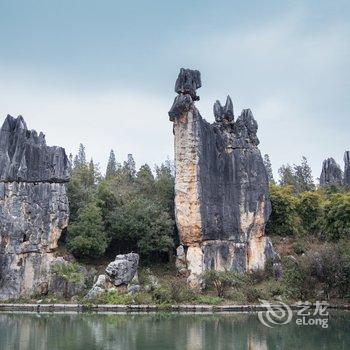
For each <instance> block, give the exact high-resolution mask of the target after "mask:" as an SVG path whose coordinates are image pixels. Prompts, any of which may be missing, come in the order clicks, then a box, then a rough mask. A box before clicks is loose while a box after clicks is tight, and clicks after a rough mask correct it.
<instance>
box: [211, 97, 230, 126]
mask: <svg viewBox="0 0 350 350" xmlns="http://www.w3.org/2000/svg"><path fill="white" fill-rule="evenodd" d="M213 110H214V117H215V121H216V122H217V123H220V122H222V121H223V120H224V119H226V120H227V121H228V122H232V121H233V119H234V114H233V103H232V100H231V97H230V96H227V99H226V103H225V106H224V107H223V106H221V103H220V101H219V100H217V101H216V102H215V103H214V108H213Z"/></svg>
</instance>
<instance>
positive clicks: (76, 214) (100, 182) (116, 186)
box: [66, 145, 174, 262]
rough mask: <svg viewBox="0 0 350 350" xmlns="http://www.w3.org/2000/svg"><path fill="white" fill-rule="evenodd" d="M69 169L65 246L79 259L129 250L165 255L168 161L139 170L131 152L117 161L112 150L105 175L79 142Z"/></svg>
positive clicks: (170, 235)
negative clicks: (126, 157) (123, 160)
mask: <svg viewBox="0 0 350 350" xmlns="http://www.w3.org/2000/svg"><path fill="white" fill-rule="evenodd" d="M72 163H73V167H72V171H71V181H70V183H69V185H68V198H69V202H70V209H71V216H70V217H71V219H70V225H69V228H68V232H67V235H66V240H67V247H68V249H69V250H70V251H71V252H72V253H73V254H74V255H75V256H76V257H77V258H78V259H98V258H101V257H103V256H108V255H110V254H112V255H113V256H115V254H116V253H118V252H130V251H134V252H137V253H139V254H140V255H141V257H142V260H143V261H148V262H157V261H163V260H167V259H169V258H170V256H171V254H172V251H173V247H174V218H173V207H174V206H173V198H174V175H173V169H172V165H171V163H170V162H169V161H168V162H166V163H165V164H162V165H161V166H159V167H158V166H157V167H156V168H155V173H154V174H153V172H152V170H151V168H150V167H149V166H148V165H147V164H145V165H142V166H141V167H140V169H139V170H138V171H136V168H135V162H134V160H133V157H132V155H128V159H127V160H126V161H125V162H124V164H123V165H122V164H120V163H117V161H116V159H115V155H114V152H113V151H111V154H110V158H109V162H108V166H107V171H106V175H105V176H102V175H101V174H100V172H99V171H98V167H97V166H96V165H95V164H94V162H93V161H92V160H91V161H90V162H87V161H86V157H85V150H84V146H83V145H80V149H79V153H78V155H77V156H76V157H75V159H74V161H73V162H72Z"/></svg>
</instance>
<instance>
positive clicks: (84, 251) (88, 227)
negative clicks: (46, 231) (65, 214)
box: [68, 200, 108, 258]
mask: <svg viewBox="0 0 350 350" xmlns="http://www.w3.org/2000/svg"><path fill="white" fill-rule="evenodd" d="M107 244H108V243H107V234H106V232H105V231H104V229H103V221H102V214H101V209H100V208H99V207H98V206H97V203H96V201H95V200H91V201H90V202H89V203H88V204H87V205H86V206H85V207H84V208H83V209H82V210H80V211H79V215H78V218H77V220H76V222H74V223H73V224H72V225H70V227H69V228H68V248H69V250H70V251H71V252H72V253H73V254H74V255H75V256H76V257H79V258H98V257H100V256H102V255H103V253H104V252H105V250H106V248H107Z"/></svg>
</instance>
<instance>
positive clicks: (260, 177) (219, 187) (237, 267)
mask: <svg viewBox="0 0 350 350" xmlns="http://www.w3.org/2000/svg"><path fill="white" fill-rule="evenodd" d="M200 87H201V77H200V73H199V71H196V70H189V69H181V71H180V74H179V76H178V78H177V81H176V84H175V92H177V93H178V96H177V97H176V98H175V101H174V103H173V106H172V107H171V110H170V111H169V116H170V120H171V121H172V122H173V124H174V125H173V129H174V136H175V166H176V179H175V215H176V223H177V228H178V231H179V236H180V244H181V245H180V246H179V248H178V249H177V255H178V257H177V258H178V259H177V265H178V267H183V268H185V269H187V270H188V273H189V278H188V280H189V282H190V283H191V284H193V285H197V284H198V283H199V282H200V275H201V274H202V273H203V271H205V270H207V269H216V270H233V271H239V272H245V271H249V270H255V269H262V268H264V265H265V262H266V260H267V258H268V257H273V256H274V255H275V253H274V251H273V248H272V245H271V242H270V240H269V238H268V237H266V236H265V225H266V222H267V220H268V218H269V215H270V212H271V205H270V200H269V193H268V176H267V172H266V169H265V166H264V162H263V159H262V157H261V154H260V151H259V149H258V147H257V146H258V144H259V140H258V138H257V129H258V125H257V122H256V121H255V119H254V117H253V114H252V112H251V111H250V110H249V109H245V110H243V111H242V113H241V115H240V116H239V117H238V118H237V119H236V120H234V112H233V104H232V101H231V99H230V97H227V101H226V104H225V106H222V105H221V104H220V102H219V101H217V102H216V103H215V104H214V115H215V122H214V123H213V124H210V123H208V122H207V121H205V120H204V119H203V118H202V117H201V115H200V113H199V111H198V109H197V108H196V107H195V104H194V101H196V100H199V97H198V96H197V94H196V90H197V89H198V88H200Z"/></svg>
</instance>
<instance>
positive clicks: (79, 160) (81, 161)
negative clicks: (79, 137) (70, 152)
mask: <svg viewBox="0 0 350 350" xmlns="http://www.w3.org/2000/svg"><path fill="white" fill-rule="evenodd" d="M82 165H86V154H85V146H84V145H83V144H82V143H81V144H80V145H79V151H78V154H77V155H76V156H75V158H74V167H78V166H82Z"/></svg>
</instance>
